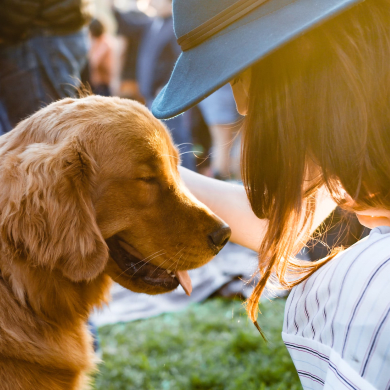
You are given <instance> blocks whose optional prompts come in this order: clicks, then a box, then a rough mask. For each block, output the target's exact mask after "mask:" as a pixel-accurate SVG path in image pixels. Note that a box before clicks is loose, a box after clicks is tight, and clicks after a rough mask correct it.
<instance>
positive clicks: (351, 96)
mask: <svg viewBox="0 0 390 390" xmlns="http://www.w3.org/2000/svg"><path fill="white" fill-rule="evenodd" d="M242 167H243V168H242V176H243V180H244V184H245V187H246V191H247V195H248V198H249V201H250V204H251V207H252V209H253V211H254V213H255V214H256V215H257V217H259V218H267V219H268V220H269V227H268V230H267V233H266V235H265V238H264V240H263V243H262V245H261V247H260V250H259V276H260V281H259V283H258V284H257V286H256V287H255V289H254V291H253V293H252V295H251V297H250V298H249V300H248V302H247V303H248V305H247V310H248V314H249V316H250V318H251V319H252V321H254V322H255V321H256V318H257V313H258V302H259V299H260V296H261V294H262V293H263V291H264V288H265V286H266V283H267V281H270V278H271V279H272V278H275V279H276V280H277V282H278V284H279V287H281V288H285V289H289V288H291V287H293V286H294V285H296V284H298V283H300V282H301V281H303V280H305V279H306V278H307V277H308V276H310V275H311V274H312V273H313V272H315V271H316V270H317V269H318V268H319V267H321V266H322V265H323V264H325V263H326V262H327V261H328V260H329V259H330V257H329V258H327V259H323V260H320V261H318V262H313V263H309V262H302V261H298V260H295V259H294V258H293V257H292V256H293V255H295V254H296V253H297V252H298V250H299V247H300V246H302V240H298V239H297V238H298V237H306V238H308V229H309V226H310V221H311V220H312V217H313V213H314V210H315V207H316V205H315V195H316V192H317V191H318V189H319V188H320V187H321V186H322V185H324V186H325V187H326V188H327V190H328V191H329V192H330V194H331V195H332V196H333V198H334V199H335V200H336V202H337V203H338V204H339V205H345V200H344V195H343V191H341V190H340V188H343V189H344V190H345V192H346V193H347V194H348V195H349V196H350V197H351V198H352V199H353V200H354V201H355V202H356V204H358V205H359V207H360V208H362V209H364V208H368V207H381V208H386V209H390V192H389V191H390V0H367V1H366V2H364V3H361V4H360V5H357V6H355V7H353V8H352V9H350V10H348V11H346V12H345V13H344V14H342V15H340V16H338V17H336V18H334V19H333V20H331V21H327V22H326V23H324V24H323V25H321V26H319V27H317V28H316V29H315V30H313V31H311V32H309V33H307V34H305V35H303V36H301V37H300V38H298V39H296V40H295V41H293V42H292V43H290V44H288V45H286V46H285V47H283V48H282V49H280V50H278V51H277V52H275V53H273V54H271V55H270V56H269V57H268V58H266V59H264V60H263V61H261V62H259V63H257V64H255V65H254V66H253V68H252V80H251V86H250V97H249V108H248V116H247V118H246V122H245V124H244V137H243V153H242ZM309 178H310V179H311V181H308V179H309ZM373 195H375V196H373Z"/></svg>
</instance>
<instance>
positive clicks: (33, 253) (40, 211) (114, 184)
mask: <svg viewBox="0 0 390 390" xmlns="http://www.w3.org/2000/svg"><path fill="white" fill-rule="evenodd" d="M178 164H179V155H178V152H177V150H176V149H175V147H174V146H173V144H172V141H171V138H170V135H169V133H168V132H167V130H166V129H165V127H164V126H163V125H162V124H161V122H159V121H158V120H156V119H155V118H154V117H153V116H152V115H151V114H150V113H149V111H148V110H147V109H146V108H144V107H143V106H141V105H139V104H138V103H135V102H132V101H129V100H124V99H119V98H102V97H98V96H90V97H87V98H83V99H79V100H73V99H65V100H62V101H59V102H56V103H53V104H51V105H49V106H48V107H46V108H44V109H42V110H40V111H38V112H37V113H36V114H34V115H33V116H31V117H30V118H28V119H26V120H24V121H23V122H21V123H20V124H19V125H18V126H17V127H16V128H15V129H14V130H13V131H12V132H11V133H9V134H7V135H5V136H3V137H1V138H0V185H1V193H0V210H1V214H0V233H1V248H2V250H6V251H8V252H9V251H12V252H13V255H14V257H16V258H20V259H24V261H27V262H28V264H29V266H32V267H45V268H46V269H50V270H57V271H61V272H62V274H63V275H64V276H65V277H66V278H68V279H70V280H72V281H74V282H80V281H88V280H92V279H94V278H96V277H97V276H98V275H99V274H101V273H102V272H106V273H108V274H109V275H110V276H111V277H112V278H113V279H114V280H115V281H117V282H118V283H120V284H122V285H123V286H125V287H127V288H129V289H131V290H133V291H136V292H146V293H149V294H158V293H162V292H166V291H170V290H172V289H174V288H176V287H177V286H178V284H179V283H181V284H182V285H183V287H184V288H185V289H186V290H187V291H188V290H190V285H189V282H188V280H187V277H188V275H187V273H186V271H187V270H189V269H193V268H196V267H199V266H201V265H203V264H205V263H206V262H207V261H209V260H210V259H211V258H212V257H213V256H214V255H215V254H216V253H218V251H219V250H220V249H221V248H222V247H223V245H224V244H225V243H226V241H227V240H228V238H229V236H230V229H229V228H228V227H227V226H226V225H225V224H224V223H223V221H221V220H220V219H219V218H217V217H216V216H215V215H214V214H213V213H212V212H211V211H210V210H209V209H207V208H206V207H205V206H204V205H203V204H201V203H200V202H198V201H197V200H196V199H195V198H194V197H193V196H192V195H191V194H190V193H189V192H188V190H187V189H186V188H185V186H184V185H183V183H182V182H181V180H180V176H179V174H178V170H177V166H178Z"/></svg>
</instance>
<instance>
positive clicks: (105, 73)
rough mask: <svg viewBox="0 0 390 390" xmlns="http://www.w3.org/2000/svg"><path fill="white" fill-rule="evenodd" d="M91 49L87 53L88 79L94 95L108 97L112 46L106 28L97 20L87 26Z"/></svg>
mask: <svg viewBox="0 0 390 390" xmlns="http://www.w3.org/2000/svg"><path fill="white" fill-rule="evenodd" d="M89 32H90V34H91V49H90V51H89V56H88V58H89V77H90V82H91V88H92V92H93V93H94V94H95V95H101V96H110V95H111V91H110V82H111V77H112V73H113V45H112V42H111V40H110V37H109V36H108V35H107V33H106V28H105V26H104V25H103V23H102V22H101V21H100V20H99V19H93V20H92V22H91V23H90V25H89Z"/></svg>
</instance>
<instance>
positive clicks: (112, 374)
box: [95, 299, 302, 390]
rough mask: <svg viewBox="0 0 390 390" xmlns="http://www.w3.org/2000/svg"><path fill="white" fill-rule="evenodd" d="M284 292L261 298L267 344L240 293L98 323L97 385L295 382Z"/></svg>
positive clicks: (202, 387)
mask: <svg viewBox="0 0 390 390" xmlns="http://www.w3.org/2000/svg"><path fill="white" fill-rule="evenodd" d="M284 305H285V301H284V300H281V299H279V300H275V301H272V302H267V303H265V304H264V305H262V311H263V315H260V317H259V320H260V321H259V322H260V323H261V325H262V328H263V330H264V331H265V334H266V336H267V338H268V340H269V342H268V343H267V344H266V343H265V342H264V341H263V339H262V338H261V336H260V334H259V333H258V331H257V330H256V329H255V327H254V326H253V324H252V323H251V322H250V321H248V320H247V317H246V313H245V311H244V309H243V307H242V305H241V302H239V301H227V300H223V299H211V300H208V301H206V302H205V303H202V304H194V305H192V306H190V307H189V308H188V309H186V310H185V311H182V312H180V313H174V314H165V315H161V316H159V317H156V318H151V319H148V320H142V321H135V322H130V323H126V324H116V325H110V326H105V327H102V328H100V329H99V335H100V339H101V345H102V349H103V360H104V363H102V364H101V365H100V367H99V369H100V373H99V374H98V375H97V376H96V383H95V387H96V389H98V390H154V389H155V390H263V389H264V390H265V389H267V390H268V389H270V390H276V389H278V390H298V389H302V387H301V385H300V383H299V379H298V376H297V374H296V371H295V368H294V366H293V364H292V361H291V359H290V357H289V354H288V352H287V350H286V348H285V346H284V344H283V341H282V339H281V335H280V333H281V328H282V322H283V311H284Z"/></svg>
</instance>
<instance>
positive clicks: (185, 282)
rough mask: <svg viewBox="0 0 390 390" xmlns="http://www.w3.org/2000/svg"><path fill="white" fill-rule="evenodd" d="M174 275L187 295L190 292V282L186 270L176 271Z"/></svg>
mask: <svg viewBox="0 0 390 390" xmlns="http://www.w3.org/2000/svg"><path fill="white" fill-rule="evenodd" d="M175 276H176V278H177V280H178V281H179V283H180V284H181V286H182V287H183V289H184V291H185V292H186V294H187V295H188V296H190V295H191V293H192V283H191V278H190V275H188V272H187V271H176V272H175Z"/></svg>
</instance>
